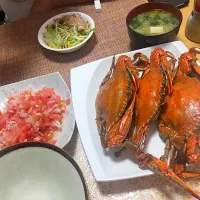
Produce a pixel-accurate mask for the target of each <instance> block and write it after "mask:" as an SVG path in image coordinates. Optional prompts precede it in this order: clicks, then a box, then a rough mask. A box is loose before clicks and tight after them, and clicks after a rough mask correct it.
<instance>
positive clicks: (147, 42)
mask: <svg viewBox="0 0 200 200" xmlns="http://www.w3.org/2000/svg"><path fill="white" fill-rule="evenodd" d="M151 11H164V12H168V13H171V14H172V15H173V16H175V17H176V18H177V19H178V23H177V26H175V27H174V28H173V29H172V30H171V31H169V32H166V33H160V34H157V35H151V36H149V35H143V34H141V33H138V32H136V31H134V30H133V29H132V28H131V27H130V25H131V22H132V19H133V18H134V17H136V16H138V15H139V14H141V13H145V12H151ZM182 19H183V16H182V13H181V11H180V10H179V9H178V8H176V7H174V6H172V5H169V4H166V3H145V4H142V5H139V6H137V7H135V8H133V9H132V10H131V11H130V12H129V13H128V15H127V17H126V25H127V29H128V34H129V38H130V40H131V43H132V44H131V46H132V48H133V49H139V48H144V47H149V46H153V45H158V44H162V43H166V42H171V41H173V40H175V37H176V35H177V34H178V32H179V29H180V26H181V23H182Z"/></svg>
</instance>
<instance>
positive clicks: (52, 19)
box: [38, 12, 95, 53]
mask: <svg viewBox="0 0 200 200" xmlns="http://www.w3.org/2000/svg"><path fill="white" fill-rule="evenodd" d="M72 14H78V15H80V16H81V17H82V18H83V19H84V20H85V21H87V22H88V23H89V24H90V28H91V29H94V28H95V23H94V20H93V19H92V18H91V17H90V16H89V15H87V14H85V13H81V12H66V13H61V14H59V15H56V16H54V17H52V18H50V19H49V20H47V21H46V22H45V23H44V24H43V25H42V26H41V28H40V30H39V32H38V41H39V43H40V44H41V45H42V46H43V47H44V48H46V49H48V50H51V51H56V52H58V53H70V52H73V51H76V50H78V49H80V48H81V47H83V46H84V45H85V44H86V42H87V41H88V40H89V39H90V38H91V37H92V34H93V32H94V31H92V32H91V33H90V34H89V35H88V37H87V38H86V39H85V40H84V41H83V42H81V43H80V44H78V45H76V46H74V47H70V48H65V49H55V48H50V47H48V46H47V45H46V43H45V42H44V40H43V33H44V32H45V31H46V29H45V27H46V26H47V25H48V24H52V23H54V20H55V19H58V18H60V17H62V16H63V15H72Z"/></svg>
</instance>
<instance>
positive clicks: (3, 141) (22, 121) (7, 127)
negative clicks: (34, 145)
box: [0, 88, 70, 150]
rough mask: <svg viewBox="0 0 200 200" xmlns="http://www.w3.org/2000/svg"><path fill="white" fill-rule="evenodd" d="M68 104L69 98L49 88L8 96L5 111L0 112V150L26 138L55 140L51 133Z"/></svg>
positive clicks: (41, 140) (56, 128) (57, 126)
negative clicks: (62, 96) (63, 98)
mask: <svg viewBox="0 0 200 200" xmlns="http://www.w3.org/2000/svg"><path fill="white" fill-rule="evenodd" d="M65 102H66V104H65ZM69 104H70V99H67V100H66V101H64V100H62V99H61V97H60V96H58V95H56V93H55V91H54V89H51V88H43V89H42V90H39V91H33V90H26V91H23V92H19V93H17V94H15V95H13V96H10V97H9V99H8V103H7V105H6V111H5V112H0V131H1V134H0V150H1V149H3V148H5V147H8V146H10V145H13V144H16V143H21V142H26V141H40V142H49V143H51V144H55V143H56V140H55V139H54V137H55V135H56V133H57V132H58V130H59V129H60V126H61V124H62V119H63V116H64V113H65V111H66V105H69Z"/></svg>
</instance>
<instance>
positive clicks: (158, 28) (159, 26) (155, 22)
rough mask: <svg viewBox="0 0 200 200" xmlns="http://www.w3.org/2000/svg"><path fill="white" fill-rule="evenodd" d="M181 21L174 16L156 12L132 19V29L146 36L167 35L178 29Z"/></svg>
mask: <svg viewBox="0 0 200 200" xmlns="http://www.w3.org/2000/svg"><path fill="white" fill-rule="evenodd" d="M178 24H179V20H178V19H177V17H175V16H174V15H173V14H171V13H169V12H166V11H161V10H154V11H150V12H144V13H141V14H139V15H137V16H135V17H133V18H132V20H131V24H130V28H131V29H132V30H134V31H135V32H137V33H140V34H142V35H146V36H153V35H160V34H163V33H167V32H169V31H171V30H173V29H174V28H175V27H177V26H178Z"/></svg>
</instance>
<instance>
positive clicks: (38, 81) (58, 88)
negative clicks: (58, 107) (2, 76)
mask: <svg viewBox="0 0 200 200" xmlns="http://www.w3.org/2000/svg"><path fill="white" fill-rule="evenodd" d="M44 87H48V88H54V89H55V92H56V94H58V95H59V96H61V98H62V99H65V100H66V99H68V98H70V99H71V93H70V91H69V89H68V87H67V84H66V83H65V81H64V80H63V78H62V76H61V75H60V74H59V73H58V72H56V73H52V74H48V75H45V76H40V77H36V78H31V79H27V80H24V81H20V82H17V83H13V84H9V85H5V86H2V87H0V110H2V109H3V107H4V106H5V103H6V101H7V100H8V96H9V95H10V94H13V93H14V92H16V91H23V90H26V89H34V90H39V89H42V88H44ZM74 126H75V117H74V111H73V105H72V102H71V103H70V104H69V105H68V106H67V112H66V113H65V114H64V119H63V124H62V131H61V132H59V133H58V134H57V135H56V136H55V139H56V140H57V142H56V146H58V147H60V148H63V147H64V146H65V145H66V144H67V143H68V142H69V141H70V139H71V137H72V134H73V131H74Z"/></svg>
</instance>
